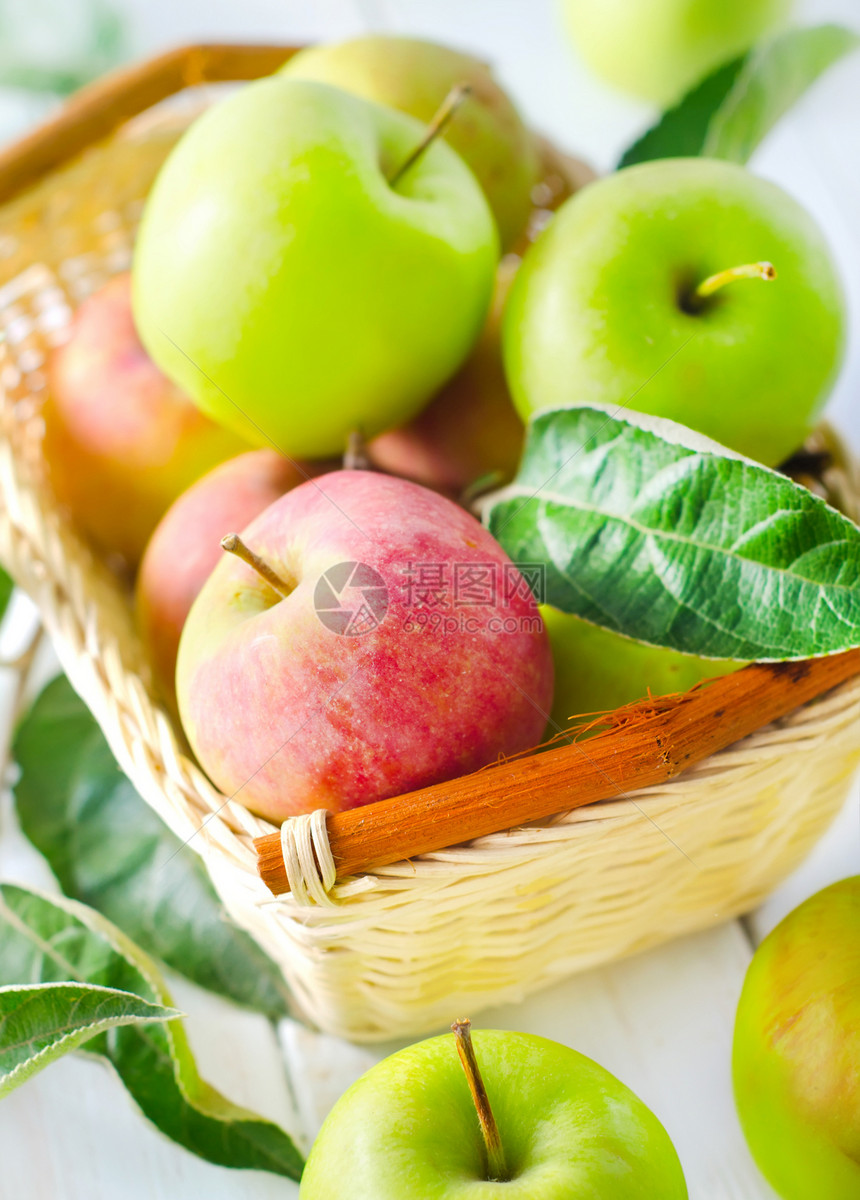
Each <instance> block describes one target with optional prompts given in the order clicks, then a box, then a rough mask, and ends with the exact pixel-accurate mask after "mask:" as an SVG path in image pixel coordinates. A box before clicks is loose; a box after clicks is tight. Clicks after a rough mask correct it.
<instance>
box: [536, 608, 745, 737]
mask: <svg viewBox="0 0 860 1200" xmlns="http://www.w3.org/2000/svg"><path fill="white" fill-rule="evenodd" d="M541 615H542V616H543V619H544V624H545V625H546V628H547V633H548V634H549V640H550V645H551V646H552V657H553V662H554V663H555V695H554V699H553V704H552V714H551V715H552V722H553V723H552V725H551V726H550V728H549V729H548V730H547V735H548V736H549V735H551V734H553V733H557V732H558V728H557V727H558V726H561V728H562V729H564V727H565V726H566V725H567V723H568V721H569V720H570V718H571V717H576V716H584V715H590V714H593V713H603V712H612V710H613V709H616V708H620V707H621V705H622V704H632V703H633V701H635V700H643V699H645V698H646V697H647V696H648V694H649V692H650V693H651V695H653V696H666V695H669V694H670V693H673V692H686V691H689V689H690V688H691V687H695V685H696V684H697V683H700V682H701V681H702V680H703V679H709V678H712V677H713V676H715V675H726V674H728V672H729V671H736V670H737V669H738V668H739V667H740V666H742V665H743V664H742V663H737V662H725V661H723V660H720V659H715V658H696V657H695V655H692V654H678V653H677V651H675V650H667V649H665V648H664V647H662V646H646V645H644V644H643V643H642V642H634V641H632V640H631V639H630V638H626V637H622V636H621V635H620V634H618V633H613V632H612V631H611V630H609V629H602V628H601V627H600V626H599V625H590V624H589V623H588V622H587V621H581V620H580V619H579V617H574V616H572V615H571V614H569V613H563V612H559V611H558V609H556V608H550V607H549V605H542V607H541Z"/></svg>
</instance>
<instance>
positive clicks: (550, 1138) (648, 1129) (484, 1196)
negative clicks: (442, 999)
mask: <svg viewBox="0 0 860 1200" xmlns="http://www.w3.org/2000/svg"><path fill="white" fill-rule="evenodd" d="M463 1024H465V1022H457V1023H456V1025H455V1026H454V1028H455V1029H457V1027H458V1026H459V1027H462V1025H463ZM464 1061H465V1063H466V1066H467V1071H466V1073H464V1071H463V1069H462V1067H461V1065H460V1061H459V1059H458V1053H457V1048H455V1042H454V1039H453V1038H452V1037H450V1035H446V1036H444V1037H436V1038H430V1039H429V1040H428V1041H424V1042H419V1043H417V1044H416V1045H413V1046H409V1047H408V1048H407V1049H405V1050H401V1051H400V1052H399V1053H397V1054H394V1055H392V1056H391V1057H390V1058H386V1059H384V1060H383V1061H382V1062H380V1063H378V1064H377V1065H376V1066H375V1067H372V1068H371V1069H370V1070H369V1071H368V1072H367V1073H366V1074H365V1075H363V1076H362V1077H361V1079H359V1080H358V1082H357V1083H354V1084H353V1085H352V1087H351V1088H349V1090H348V1091H347V1092H345V1093H344V1095H343V1096H341V1098H340V1099H339V1100H338V1101H337V1103H336V1104H335V1106H334V1108H333V1109H332V1110H331V1112H330V1113H329V1115H328V1117H327V1118H326V1120H325V1123H324V1124H323V1127H322V1129H321V1130H320V1133H319V1135H318V1137H317V1139H316V1141H315V1142H314V1145H313V1147H312V1149H311V1153H310V1156H309V1158H308V1161H307V1165H306V1167H305V1170H304V1174H303V1176H302V1182H301V1188H300V1190H299V1195H300V1196H301V1200H341V1197H342V1196H344V1195H345V1194H348V1195H349V1196H350V1197H351V1198H352V1200H430V1197H432V1198H433V1200H497V1198H502V1197H503V1198H504V1200H574V1198H575V1200H645V1198H646V1197H647V1198H648V1200H685V1198H686V1196H687V1188H686V1184H685V1182H684V1175H683V1172H682V1170H681V1164H680V1163H679V1161H678V1156H677V1154H676V1153H675V1149H674V1147H673V1145H672V1143H671V1141H670V1140H669V1137H668V1134H667V1133H666V1131H665V1129H664V1128H663V1126H662V1125H661V1124H660V1122H659V1121H658V1120H657V1118H656V1117H655V1116H654V1114H653V1113H652V1112H651V1111H650V1109H648V1108H647V1107H646V1106H645V1104H643V1102H642V1101H641V1100H640V1099H639V1098H638V1097H637V1096H636V1095H634V1093H633V1092H631V1091H630V1090H629V1088H627V1087H625V1086H624V1084H623V1083H621V1082H620V1081H619V1080H618V1079H616V1078H615V1077H614V1076H613V1075H610V1073H609V1072H608V1071H606V1070H604V1068H603V1067H601V1066H599V1065H598V1064H597V1063H596V1062H593V1061H592V1060H591V1059H589V1058H586V1057H585V1056H584V1055H582V1054H578V1053H577V1052H576V1051H575V1050H571V1049H570V1048H569V1047H567V1046H562V1045H560V1044H559V1043H558V1042H551V1041H549V1040H548V1039H546V1038H541V1037H534V1036H532V1035H529V1034H525V1033H507V1032H502V1031H499V1030H490V1029H488V1030H479V1031H478V1032H476V1033H475V1034H474V1045H473V1048H472V1050H471V1054H470V1055H469V1057H466V1056H465V1055H464ZM476 1082H477V1084H478V1086H477V1087H476V1088H475V1091H474V1093H473V1091H472V1089H473V1087H475V1083H476ZM481 1085H483V1086H481ZM473 1094H474V1095H475V1099H474V1101H473ZM476 1108H477V1110H478V1114H477V1116H478V1119H476ZM345 1182H346V1183H347V1184H348V1186H347V1187H346V1188H345Z"/></svg>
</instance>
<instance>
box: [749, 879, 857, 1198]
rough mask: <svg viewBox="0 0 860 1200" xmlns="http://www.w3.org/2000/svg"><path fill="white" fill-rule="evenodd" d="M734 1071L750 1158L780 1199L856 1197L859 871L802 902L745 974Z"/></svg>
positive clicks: (770, 938)
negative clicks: (753, 1158)
mask: <svg viewBox="0 0 860 1200" xmlns="http://www.w3.org/2000/svg"><path fill="white" fill-rule="evenodd" d="M732 1069H733V1075H734V1085H735V1099H736V1101H737V1107H738V1114H739V1115H740V1119H741V1124H742V1126H743V1129H744V1133H745V1134H746V1137H747V1141H748V1142H749V1145H750V1149H751V1150H752V1152H753V1156H754V1157H755V1160H756V1162H757V1163H758V1165H759V1167H760V1168H761V1170H762V1171H763V1172H764V1174H765V1175H766V1176H767V1178H768V1180H769V1181H770V1183H771V1184H772V1185H773V1187H774V1188H775V1189H776V1191H777V1192H778V1193H779V1195H780V1196H782V1197H784V1198H785V1200H856V1198H857V1197H858V1196H860V875H854V876H853V877H851V878H849V879H844V880H842V882H840V883H835V884H833V885H832V886H831V887H827V888H824V890H823V891H821V892H818V893H817V894H816V895H814V896H812V897H810V899H809V900H806V901H805V902H804V903H803V904H801V905H800V907H799V908H796V909H795V910H794V911H793V912H792V913H790V914H789V915H788V916H787V917H786V918H785V920H784V921H782V923H781V924H780V925H778V926H777V927H776V929H774V930H773V932H772V933H771V934H769V936H768V937H766V938H765V940H764V941H763V942H762V944H761V945H760V946H759V948H758V950H757V951H756V953H755V954H754V956H753V960H752V962H751V964H750V967H749V970H748V971H747V976H746V979H745V980H744V986H743V991H742V992H741V998H740V1003H739V1005H738V1013H737V1020H736V1023H735V1037H734V1050H733V1056H732Z"/></svg>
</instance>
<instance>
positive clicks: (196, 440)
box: [44, 275, 248, 566]
mask: <svg viewBox="0 0 860 1200" xmlns="http://www.w3.org/2000/svg"><path fill="white" fill-rule="evenodd" d="M44 418H45V441H44V455H45V460H46V463H47V467H48V471H49V474H50V479H51V484H52V486H53V489H54V492H55V494H56V496H57V499H58V500H59V501H60V503H61V504H63V505H65V507H66V508H67V509H68V510H69V512H70V514H71V516H72V518H73V519H74V521H75V523H76V524H77V525H78V527H79V528H80V529H81V530H82V531H83V532H84V533H86V534H87V535H88V536H89V537H90V539H91V540H92V541H93V542H94V543H95V545H96V546H97V547H98V548H99V549H100V550H101V551H103V552H105V553H116V554H119V555H121V556H122V558H123V559H125V561H126V562H127V563H128V564H129V565H131V566H134V565H135V564H136V563H137V562H138V560H139V559H140V556H141V554H142V553H143V549H144V546H145V545H146V543H147V540H148V539H149V536H150V534H151V533H152V531H153V529H154V528H155V526H156V525H157V524H158V521H159V519H160V518H161V516H162V515H163V514H164V512H165V511H166V510H167V508H168V507H169V506H170V505H171V504H172V502H173V501H174V500H175V499H176V497H177V496H178V495H179V494H180V493H181V492H184V491H185V489H186V488H187V487H188V486H189V484H191V483H193V482H194V480H195V479H199V478H200V476H201V475H203V474H204V473H205V472H206V471H208V470H209V469H210V468H211V467H213V466H215V464H216V463H219V462H223V461H224V459H226V458H230V457H232V456H233V455H235V454H239V453H240V452H241V451H242V450H244V449H247V448H248V447H247V443H246V442H243V441H242V440H241V439H240V438H238V437H237V436H236V434H234V433H228V432H227V430H225V429H222V428H221V427H220V426H218V425H216V424H215V423H214V422H213V421H211V420H210V419H209V418H208V417H205V416H203V414H202V413H201V412H200V410H199V409H198V408H197V407H196V406H195V405H194V404H192V403H191V401H190V400H189V399H188V398H187V397H186V396H185V395H184V394H183V393H182V392H181V391H179V389H178V388H176V387H175V386H174V385H173V384H172V383H170V382H169V381H168V380H167V379H166V378H165V376H164V375H162V373H161V372H160V371H159V369H158V368H157V367H156V366H155V364H154V363H153V362H152V360H151V359H150V358H149V356H148V355H147V353H146V351H145V350H144V348H143V346H142V345H141V343H140V340H139V338H138V336H137V332H136V330H135V327H134V322H133V320H132V314H131V296H130V284H129V276H128V275H118V276H116V277H115V278H114V279H112V280H111V281H110V282H109V283H108V284H106V285H105V286H104V287H103V288H102V289H101V290H100V291H98V292H96V293H95V294H94V295H93V296H91V297H90V298H89V299H88V300H86V301H84V303H83V304H82V305H81V307H80V308H79V309H78V312H77V313H76V314H75V319H74V321H73V323H72V329H71V335H70V338H69V340H68V342H66V343H65V344H64V345H63V346H61V347H60V348H59V349H58V350H56V351H55V352H54V355H53V357H52V359H51V363H50V370H49V396H48V400H47V402H46V404H45V408H44Z"/></svg>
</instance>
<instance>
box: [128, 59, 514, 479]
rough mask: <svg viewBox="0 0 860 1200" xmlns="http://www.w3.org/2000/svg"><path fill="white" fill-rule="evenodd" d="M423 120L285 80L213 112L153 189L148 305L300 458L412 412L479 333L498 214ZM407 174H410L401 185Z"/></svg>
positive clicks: (263, 431) (144, 274) (224, 398)
mask: <svg viewBox="0 0 860 1200" xmlns="http://www.w3.org/2000/svg"><path fill="white" fill-rule="evenodd" d="M424 133H425V129H424V126H422V125H421V124H420V123H419V122H417V121H415V120H414V119H413V118H411V117H408V116H405V115H404V114H403V113H398V112H394V111H393V110H392V109H388V108H384V107H382V106H381V105H377V104H373V103H371V102H369V101H366V100H362V99H361V98H360V97H357V96H351V95H349V94H348V93H346V92H342V91H340V90H338V89H337V88H332V87H329V86H328V85H326V84H320V83H313V82H308V81H305V80H302V79H290V78H289V77H287V76H284V75H277V76H274V77H271V78H269V79H263V80H259V81H257V82H255V83H251V84H248V85H246V86H244V87H242V88H241V89H239V90H238V91H237V92H235V93H233V94H232V95H231V96H229V97H228V98H227V99H225V100H222V101H221V102H220V103H218V104H216V105H214V106H213V107H212V108H211V109H209V110H208V111H207V112H205V113H204V114H203V115H202V116H201V117H200V118H199V119H198V120H197V121H195V122H194V124H193V125H192V126H191V127H190V128H189V130H188V131H187V132H186V133H185V134H184V136H183V137H182V139H181V140H180V141H179V143H178V144H177V146H176V147H175V149H174V150H173V152H172V153H171V155H170V156H169V158H168V159H167V162H166V163H165V165H164V167H163V168H162V170H161V172H160V174H159V176H158V178H157V180H156V182H155V186H154V188H153V190H152V192H151V194H150V197H149V199H148V201H147V204H146V208H145V211H144V215H143V220H142V224H141V229H140V234H139V237H138V243H137V249H136V252H135V258H134V269H133V281H134V308H135V316H136V318H137V322H138V327H139V329H140V331H141V336H142V338H143V341H144V343H145V345H146V346H147V347H148V349H149V351H150V353H151V354H152V356H153V358H154V359H155V361H156V362H157V363H158V364H159V366H160V367H161V368H162V369H163V370H164V371H165V373H166V374H167V375H169V376H170V377H171V378H172V379H174V380H175V381H176V382H177V383H178V384H179V385H180V386H181V387H183V388H185V389H186V390H187V391H188V393H189V394H190V395H191V396H192V397H193V398H194V399H195V400H196V402H197V403H198V404H199V405H200V407H201V408H202V409H203V411H204V412H206V413H207V414H209V415H210V416H212V417H214V418H215V419H216V420H219V421H221V422H223V423H224V424H225V425H226V426H228V427H229V428H232V429H234V430H235V431H236V432H239V433H241V434H242V435H243V436H246V437H247V438H248V439H249V440H250V441H252V442H254V443H255V444H257V445H271V446H273V447H274V448H275V449H277V450H279V451H280V452H281V453H282V454H285V455H289V456H291V457H294V458H324V457H327V456H330V455H336V454H340V453H342V451H343V449H344V447H345V445H346V441H347V438H348V436H349V434H350V433H351V432H352V431H354V430H361V432H362V433H363V434H364V435H365V436H366V437H372V436H373V435H374V434H376V433H379V432H381V431H382V430H383V429H387V428H391V427H393V426H395V425H400V424H404V423H405V422H407V421H409V420H410V419H411V418H412V417H413V416H415V415H416V413H417V412H418V411H419V410H420V409H421V408H422V407H423V405H424V404H426V403H427V401H429V399H430V398H431V396H433V394H434V393H435V392H436V391H438V390H439V388H440V387H441V386H442V384H443V383H444V382H445V381H446V380H447V379H448V378H449V377H450V376H451V375H453V373H454V372H455V371H456V369H457V367H458V366H459V365H460V363H461V362H462V361H463V360H464V358H465V357H466V355H467V354H468V352H469V351H470V350H471V348H472V345H473V343H474V341H475V339H476V338H477V336H478V334H479V333H480V330H481V326H482V325H483V322H484V318H485V316H486V312H487V309H488V306H489V302H490V298H491V295H492V288H493V277H494V273H495V267H496V261H497V258H498V239H497V235H496V230H495V224H494V221H493V217H492V214H491V212H490V210H489V207H488V206H487V202H486V200H485V199H484V196H483V193H482V192H481V189H480V188H479V186H478V184H477V183H476V182H475V179H474V177H473V176H472V174H471V172H470V171H469V169H468V167H466V165H465V164H464V163H463V161H462V160H461V159H460V157H459V156H458V155H457V154H456V153H455V152H454V151H453V150H452V149H451V148H450V146H447V145H446V144H445V143H444V142H443V141H439V140H436V141H434V142H432V143H431V144H430V145H429V146H428V147H427V148H426V149H425V150H424V152H423V153H422V154H421V155H420V156H419V157H418V158H417V160H416V161H414V163H413V164H412V165H411V166H410V167H409V169H408V170H406V171H405V172H402V173H401V169H402V167H403V166H404V164H405V163H406V162H407V160H408V159H410V157H411V156H412V154H413V152H414V151H415V150H416V148H417V147H418V145H419V143H420V142H421V140H422V138H423V136H424ZM392 180H393V181H394V182H393V184H392Z"/></svg>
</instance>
